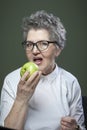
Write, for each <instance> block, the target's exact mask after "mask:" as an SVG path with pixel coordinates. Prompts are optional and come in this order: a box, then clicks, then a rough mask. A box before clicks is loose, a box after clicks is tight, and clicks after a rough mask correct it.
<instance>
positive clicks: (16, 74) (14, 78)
mask: <svg viewBox="0 0 87 130" xmlns="http://www.w3.org/2000/svg"><path fill="white" fill-rule="evenodd" d="M20 69H21V68H18V69H16V70H14V71H12V72H10V73H9V74H7V75H6V77H5V79H4V82H6V81H9V82H12V83H14V82H18V81H19V79H20Z"/></svg>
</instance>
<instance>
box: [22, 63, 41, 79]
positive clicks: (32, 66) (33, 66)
mask: <svg viewBox="0 0 87 130" xmlns="http://www.w3.org/2000/svg"><path fill="white" fill-rule="evenodd" d="M38 69H39V68H38V66H37V65H36V64H35V63H33V62H27V63H25V64H24V65H23V66H22V68H21V70H20V75H21V77H22V76H23V75H24V73H25V72H26V71H29V73H30V74H29V76H31V75H32V74H33V73H34V72H35V71H38Z"/></svg>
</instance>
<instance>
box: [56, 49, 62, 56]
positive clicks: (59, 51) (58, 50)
mask: <svg viewBox="0 0 87 130" xmlns="http://www.w3.org/2000/svg"><path fill="white" fill-rule="evenodd" d="M61 51H62V49H61V48H59V47H56V53H55V56H56V57H58V56H59V55H60V53H61Z"/></svg>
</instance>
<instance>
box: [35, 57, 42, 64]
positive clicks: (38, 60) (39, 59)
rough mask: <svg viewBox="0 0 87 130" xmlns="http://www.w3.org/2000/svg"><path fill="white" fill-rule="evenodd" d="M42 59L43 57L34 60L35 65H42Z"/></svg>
mask: <svg viewBox="0 0 87 130" xmlns="http://www.w3.org/2000/svg"><path fill="white" fill-rule="evenodd" d="M42 60H43V59H42V58H41V57H35V58H34V59H33V62H34V63H35V64H37V65H39V64H41V63H42Z"/></svg>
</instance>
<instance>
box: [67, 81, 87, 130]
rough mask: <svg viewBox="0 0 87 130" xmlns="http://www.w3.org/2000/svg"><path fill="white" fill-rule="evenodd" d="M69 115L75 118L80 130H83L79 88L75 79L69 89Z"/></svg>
mask: <svg viewBox="0 0 87 130" xmlns="http://www.w3.org/2000/svg"><path fill="white" fill-rule="evenodd" d="M70 115H71V116H72V117H75V119H76V120H77V122H78V124H79V125H80V127H81V129H82V130H85V126H84V112H83V106H82V95H81V88H80V85H79V83H78V80H77V79H75V80H74V81H73V83H72V88H71V101H70Z"/></svg>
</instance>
